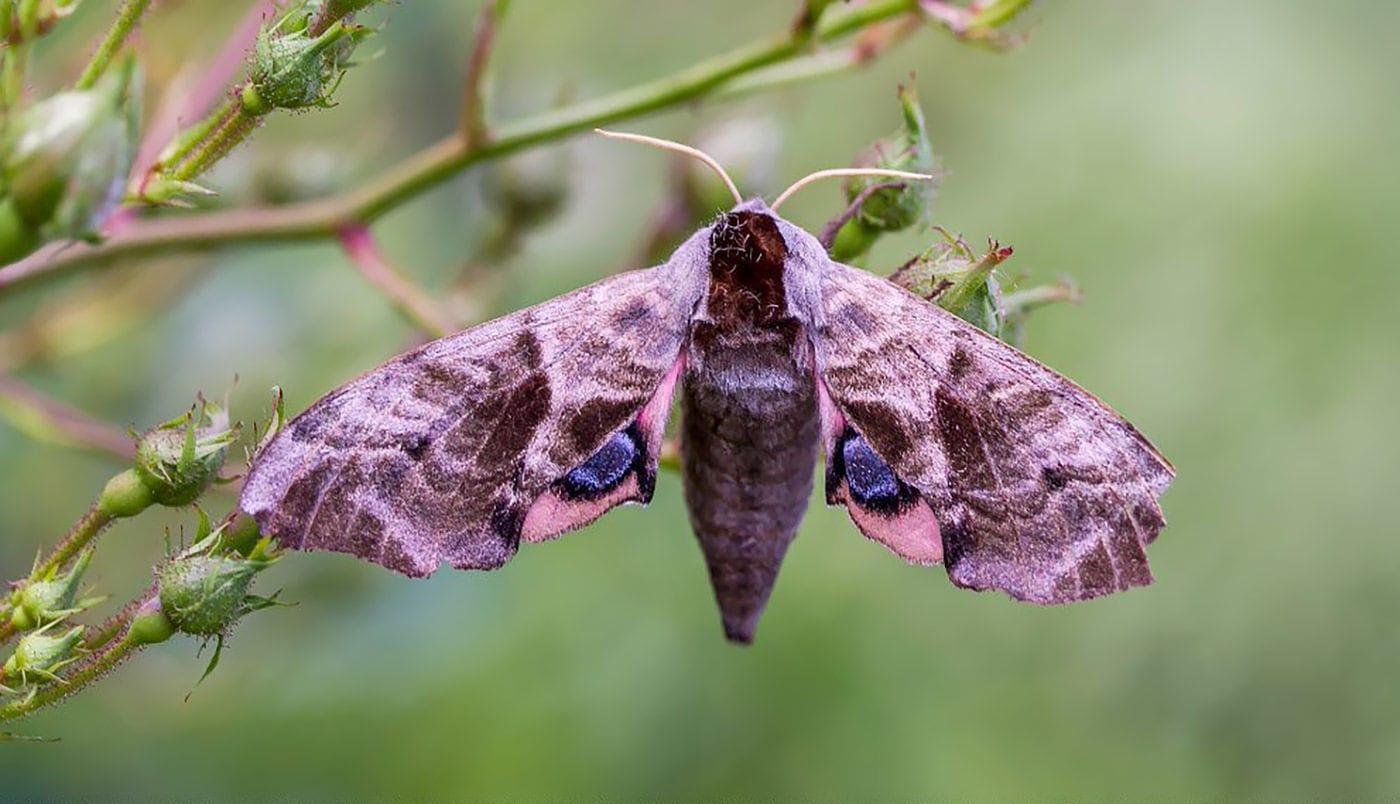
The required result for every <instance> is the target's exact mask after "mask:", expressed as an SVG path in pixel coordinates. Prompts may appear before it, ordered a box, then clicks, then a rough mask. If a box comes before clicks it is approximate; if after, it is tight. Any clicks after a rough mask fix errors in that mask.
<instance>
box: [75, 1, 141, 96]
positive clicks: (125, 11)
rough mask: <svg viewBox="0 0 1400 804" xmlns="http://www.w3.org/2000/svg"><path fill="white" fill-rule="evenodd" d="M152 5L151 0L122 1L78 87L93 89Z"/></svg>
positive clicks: (81, 76) (77, 84)
mask: <svg viewBox="0 0 1400 804" xmlns="http://www.w3.org/2000/svg"><path fill="white" fill-rule="evenodd" d="M150 5H151V0H126V2H125V3H122V7H121V10H120V11H118V12H117V21H116V22H114V23H112V28H111V30H109V31H107V36H106V37H105V38H103V40H102V44H100V45H98V46H97V52H96V53H94V54H92V61H90V62H88V66H87V67H86V68H84V69H83V73H82V75H80V76H78V81H77V83H76V84H74V86H75V87H76V88H78V89H91V88H92V87H93V85H94V84H96V83H97V79H99V78H101V77H102V74H103V73H104V72H106V71H107V66H108V65H110V64H111V63H112V59H113V58H114V57H115V56H116V55H117V52H118V51H119V50H121V48H122V45H123V44H124V43H125V42H126V38H127V37H128V36H130V35H131V29H133V28H135V27H136V23H137V22H139V21H140V20H141V15H142V14H145V13H146V9H147V8H149V7H150Z"/></svg>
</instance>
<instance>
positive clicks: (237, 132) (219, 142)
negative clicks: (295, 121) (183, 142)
mask: <svg viewBox="0 0 1400 804" xmlns="http://www.w3.org/2000/svg"><path fill="white" fill-rule="evenodd" d="M215 113H216V114H218V115H221V116H222V120H221V122H220V123H219V124H218V126H217V127H213V130H212V131H207V130H205V131H207V134H206V136H204V137H203V138H202V139H200V140H195V142H199V143H200V145H199V147H198V148H196V149H195V150H194V152H193V153H190V154H189V156H187V157H185V159H184V161H182V162H181V163H180V164H178V165H176V166H175V168H174V169H173V170H171V172H170V177H171V178H172V179H175V180H177V181H186V180H189V179H193V178H194V177H195V176H198V175H199V174H201V173H203V172H204V171H205V170H208V169H209V167H210V166H211V165H213V164H214V163H215V162H217V161H219V160H220V159H223V158H224V156H225V155H227V154H228V152H229V151H231V150H233V148H234V146H236V145H238V143H240V142H242V141H243V140H244V139H245V138H246V137H247V136H248V134H249V133H251V132H252V130H253V129H254V128H255V127H256V126H257V124H258V118H257V117H255V116H254V115H251V114H248V112H247V111H246V110H245V109H244V108H243V104H241V103H238V102H236V101H231V102H229V103H226V104H224V105H222V106H220V107H219V109H218V110H217V111H216V112H215Z"/></svg>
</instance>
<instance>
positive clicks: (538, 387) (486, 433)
mask: <svg viewBox="0 0 1400 804" xmlns="http://www.w3.org/2000/svg"><path fill="white" fill-rule="evenodd" d="M656 270H657V269H651V270H646V271H634V272H630V273H624V274H619V275H617V276H614V277H611V278H609V279H605V280H603V281H601V282H599V283H597V284H594V285H591V286H589V287H586V288H583V289H580V290H578V291H575V292H573V293H570V294H567V295H565V296H561V297H559V298H556V299H553V300H551V301H548V302H545V303H543V304H541V305H538V306H536V307H532V308H529V309H526V310H522V311H520V312H517V313H514V314H512V315H509V316H506V317H504V318H501V319H498V320H496V321H493V322H491V323H488V324H484V325H482V326H479V327H476V328H473V329H470V330H466V331H464V332H461V333H458V334H456V335H452V336H449V337H447V338H443V339H442V340H438V341H434V342H432V343H429V344H426V345H424V346H422V347H420V348H418V349H415V350H413V351H411V352H408V353H406V354H403V355H401V356H399V357H397V358H395V359H393V360H391V361H389V362H388V363H386V364H384V365H383V366H381V367H379V368H377V369H375V370H373V371H371V372H369V373H367V374H365V375H363V376H361V377H360V378H358V379H356V380H354V381H352V382H350V383H348V384H347V385H345V386H343V387H341V388H339V389H337V390H336V391H333V392H331V393H330V394H328V395H327V396H326V397H324V398H323V399H321V400H320V401H319V402H317V403H315V404H314V405H312V406H311V407H310V408H308V409H307V410H306V411H305V412H304V413H302V414H301V415H300V416H298V417H297V418H296V419H294V420H293V421H291V422H290V423H289V424H288V426H287V427H286V428H285V429H284V430H283V431H282V432H281V433H280V434H279V435H278V436H277V437H276V438H275V439H274V440H273V441H272V443H271V444H269V445H268V446H267V447H266V449H264V450H263V452H262V453H261V454H259V455H258V457H257V459H256V460H255V461H254V464H253V467H252V469H251V471H250V473H249V476H248V480H247V483H246V484H245V487H244V491H243V496H242V499H241V506H242V508H243V510H245V511H247V512H248V513H249V514H251V515H252V516H254V517H255V518H256V519H257V521H258V523H259V525H261V526H262V529H263V532H264V533H268V534H272V535H274V536H276V537H277V538H278V540H279V541H280V542H281V543H282V544H284V545H286V546H289V547H294V548H301V549H325V550H335V551H339V552H345V553H352V554H354V555H356V556H359V557H361V558H365V559H368V560H371V561H374V562H376V563H379V564H382V565H384V566H386V567H389V568H391V569H394V570H398V571H399V572H403V573H405V574H408V575H414V576H422V575H427V574H429V573H431V572H433V571H434V570H435V569H437V568H438V566H440V565H441V564H442V563H448V564H451V565H452V566H454V567H458V568H462V569H493V568H496V567H499V566H501V565H502V564H504V563H505V562H506V561H507V560H509V559H510V557H511V556H512V555H513V554H514V552H515V550H516V547H517V545H518V543H519V541H520V538H521V531H522V527H523V525H524V523H525V519H526V516H527V514H528V513H529V510H530V506H531V504H532V503H533V502H534V501H536V500H537V499H539V498H541V497H542V495H545V493H546V492H547V491H548V490H549V489H550V488H551V484H554V483H556V481H559V479H560V478H561V476H563V475H564V474H565V473H566V472H568V471H569V470H570V469H571V468H572V467H575V466H576V465H578V464H579V463H580V462H581V461H583V460H585V459H587V458H588V457H589V456H590V455H592V454H593V453H594V451H595V450H598V449H599V448H600V447H601V446H602V445H603V444H604V442H605V441H607V440H608V439H609V438H610V437H611V436H613V435H614V434H615V433H617V432H618V431H619V430H620V429H622V428H624V427H627V426H629V423H632V422H634V421H636V420H637V419H638V416H639V413H641V412H642V411H643V409H644V408H646V409H648V410H652V409H663V408H664V409H669V393H670V386H669V384H668V378H674V375H675V372H674V371H673V370H672V369H673V368H674V366H675V363H676V360H677V357H678V353H679V351H680V347H681V343H682V340H683V338H684V335H685V324H686V319H687V317H688V314H689V311H688V310H686V309H682V307H681V306H678V305H676V304H674V303H673V301H672V294H670V293H669V292H668V291H667V288H666V287H665V285H664V283H662V282H659V281H657V277H656V273H655V272H656ZM663 386H665V387H664V388H663ZM658 391H662V392H663V393H664V394H665V395H666V397H667V399H666V400H664V401H661V402H653V398H654V397H655V396H656V395H657V393H658ZM649 402H653V404H651V405H648V403H649ZM643 418H648V417H643ZM655 418H656V417H654V416H652V417H649V418H648V424H647V426H648V428H649V429H648V431H647V432H645V433H643V434H642V436H641V439H640V440H641V441H644V442H646V443H648V444H651V445H654V444H655V442H657V441H659V437H660V428H661V427H664V410H663V411H662V413H661V421H660V422H659V423H658V422H656V421H654V419H655ZM651 452H652V454H651V455H650V456H649V460H650V462H651V470H652V471H653V472H654V465H655V449H654V446H653V448H652V450H651ZM629 481H630V482H631V485H629V486H628V487H627V490H628V492H629V494H630V496H629V497H628V498H630V499H642V500H645V499H647V498H649V497H650V494H651V485H650V483H649V482H642V483H640V484H639V483H637V482H636V481H635V480H634V479H631V478H629ZM639 486H640V487H639ZM622 496H623V495H621V494H620V493H619V494H614V495H613V496H612V497H609V498H608V499H606V500H594V501H591V502H592V503H593V504H592V505H591V507H589V510H588V511H586V512H584V513H581V514H579V515H578V516H575V517H573V518H572V519H571V518H569V517H568V516H562V517H558V522H557V523H554V524H550V525H548V526H546V527H538V526H536V527H533V531H532V532H531V533H530V534H529V535H530V537H531V538H533V539H535V540H538V539H542V538H549V537H551V536H553V535H557V534H558V532H560V531H561V530H566V529H569V528H572V527H577V526H578V525H581V524H585V523H586V521H589V520H591V518H595V517H596V516H597V515H598V514H600V513H601V512H602V510H603V509H604V508H605V507H610V506H611V505H615V504H617V503H618V502H622V501H624V500H623V499H622ZM550 505H551V511H554V510H556V509H559V508H561V506H563V507H567V503H566V502H561V501H559V500H552V502H551V504H550ZM565 513H566V514H567V513H568V512H567V511H565ZM585 514H586V515H585ZM536 519H539V517H536Z"/></svg>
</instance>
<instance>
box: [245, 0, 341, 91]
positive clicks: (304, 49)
mask: <svg viewBox="0 0 1400 804" xmlns="http://www.w3.org/2000/svg"><path fill="white" fill-rule="evenodd" d="M307 19H308V18H307V16H306V11H305V9H304V8H302V9H297V10H294V11H292V12H291V13H289V14H287V15H286V16H284V17H283V18H282V20H281V21H280V22H279V23H278V24H277V25H274V26H273V27H271V28H264V29H263V30H262V31H261V32H259V34H258V39H257V42H256V43H255V45H254V48H253V71H252V81H251V82H250V83H249V84H248V85H247V86H246V87H244V89H243V95H242V102H243V108H244V110H245V111H246V112H247V113H248V114H251V115H254V116H257V115H264V114H267V113H268V112H270V111H272V110H273V109H305V108H307V107H311V106H325V105H328V104H329V102H330V95H331V93H332V92H333V91H334V90H335V85H336V83H337V79H338V78H339V76H340V75H341V73H343V72H344V70H345V68H346V67H347V66H348V65H347V62H348V60H349V57H350V53H351V51H353V50H354V47H355V45H356V44H357V43H358V42H359V40H361V39H363V38H364V37H365V36H368V35H369V31H368V30H367V29H364V28H360V27H357V26H352V25H348V24H346V23H344V22H336V23H334V24H332V25H331V26H330V27H328V28H327V29H326V30H325V31H324V32H323V33H320V34H319V35H315V36H313V35H312V34H311V33H310V31H309V29H308V27H307Z"/></svg>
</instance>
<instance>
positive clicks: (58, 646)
mask: <svg viewBox="0 0 1400 804" xmlns="http://www.w3.org/2000/svg"><path fill="white" fill-rule="evenodd" d="M52 625H53V624H52V623H50V625H48V626H45V627H44V628H41V629H39V630H38V631H35V632H34V633H32V634H25V635H24V637H23V638H22V639H20V641H19V643H18V644H16V645H15V652H14V654H13V655H11V656H10V658H8V659H6V660H5V664H4V666H3V667H0V683H3V682H4V681H6V680H12V679H19V681H20V683H21V684H43V683H44V682H47V681H52V680H54V679H55V678H57V677H58V676H57V673H58V671H59V670H62V669H63V668H64V666H66V665H67V664H69V663H71V662H73V661H75V660H76V659H77V658H78V657H77V650H78V645H79V644H80V643H81V642H82V641H83V627H82V626H81V625H75V626H73V627H72V628H70V629H68V630H67V631H65V632H63V633H62V634H59V635H57V636H54V635H50V634H48V633H46V632H47V631H48V629H49V628H50V627H52Z"/></svg>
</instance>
